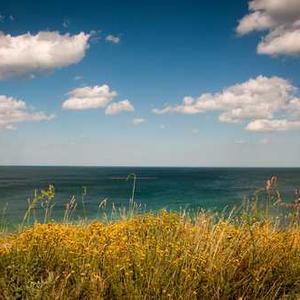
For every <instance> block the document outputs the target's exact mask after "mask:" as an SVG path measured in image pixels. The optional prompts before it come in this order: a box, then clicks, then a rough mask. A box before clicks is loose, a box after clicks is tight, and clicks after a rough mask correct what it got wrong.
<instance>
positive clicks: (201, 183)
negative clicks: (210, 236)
mask: <svg viewBox="0 0 300 300" xmlns="http://www.w3.org/2000/svg"><path fill="white" fill-rule="evenodd" d="M130 174H132V175H131V176H129V178H128V175H130ZM271 176H277V177H278V185H279V188H280V190H281V192H282V194H283V195H284V197H285V198H286V199H293V195H294V192H295V190H296V189H297V188H299V189H300V168H196V167H195V168H177V167H45V166H43V167H40V166H32V167H31V166H26V167H24V166H0V214H1V215H2V217H1V218H2V219H3V218H5V219H6V220H7V221H8V222H12V223H16V222H20V221H21V220H22V218H23V216H24V214H25V211H26V209H27V207H28V201H31V200H32V198H33V196H34V194H35V193H36V192H37V191H39V190H42V189H46V188H47V187H48V186H49V185H50V184H51V185H54V187H55V193H56V196H55V199H54V200H53V202H52V204H54V206H53V212H52V218H54V219H55V218H57V219H60V218H62V216H63V215H64V211H65V208H66V204H67V203H68V202H69V201H70V199H72V197H73V199H76V203H77V214H80V213H81V212H82V211H83V209H82V203H83V202H82V199H83V201H84V206H85V210H84V214H85V216H86V217H87V218H89V219H97V217H98V214H99V204H100V203H101V202H102V203H104V202H105V203H107V207H112V206H114V208H116V209H118V208H121V207H127V206H128V204H129V200H130V198H131V197H132V192H133V183H134V177H135V178H136V187H135V194H134V201H135V202H136V203H139V204H140V205H141V207H142V208H143V210H144V211H158V210H161V209H167V210H192V211H195V210H199V209H205V210H217V211H223V210H224V209H230V208H233V207H238V206H240V205H241V204H242V203H243V201H244V199H245V198H247V197H251V196H252V195H253V194H254V193H255V191H257V190H258V189H259V188H261V187H264V186H265V182H266V180H267V179H268V178H269V177H271ZM103 201H104V202H103ZM38 205H40V204H38ZM38 205H37V206H38ZM101 207H102V206H101ZM38 208H39V207H38ZM40 209H42V208H40ZM101 209H102V208H101Z"/></svg>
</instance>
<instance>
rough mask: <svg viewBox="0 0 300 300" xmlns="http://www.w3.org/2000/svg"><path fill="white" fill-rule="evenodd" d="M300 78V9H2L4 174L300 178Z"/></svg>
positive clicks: (242, 5) (43, 4) (261, 0)
mask: <svg viewBox="0 0 300 300" xmlns="http://www.w3.org/2000/svg"><path fill="white" fill-rule="evenodd" d="M283 2H284V3H283ZM299 68H300V2H299V0H286V1H278V0H251V1H245V0H240V1H224V0H214V1H204V0H203V1H200V0H198V1H191V0H184V1H183V0H182V1H179V0H178V1H177V0H173V1H167V0H161V1H155V0H153V1H150V0H149V1H145V0H144V1H142V0H139V1H130V0H129V1H113V0H111V1H89V0H86V1H80V2H74V1H55V0H52V1H47V0H46V1H26V0H22V1H15V0H10V1H4V0H1V1H0V165H68V166H69V165H70V166H73V165H74V166H75V165H82V166H83V165H88V166H191V167H201V166H203V167H300V93H299V87H300V73H299Z"/></svg>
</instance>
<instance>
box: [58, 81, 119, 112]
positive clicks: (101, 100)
mask: <svg viewBox="0 0 300 300" xmlns="http://www.w3.org/2000/svg"><path fill="white" fill-rule="evenodd" d="M68 95H69V98H68V99H67V100H65V101H64V102H63V104H62V107H63V109H66V110H86V109H95V108H103V107H106V106H107V105H108V103H109V102H111V101H112V99H113V98H114V97H116V96H117V92H115V91H111V90H110V88H109V86H108V85H106V84H104V85H101V86H98V85H95V86H92V87H90V86H86V87H82V88H76V89H74V90H72V91H70V92H69V93H68Z"/></svg>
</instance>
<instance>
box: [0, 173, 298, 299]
mask: <svg viewBox="0 0 300 300" xmlns="http://www.w3.org/2000/svg"><path fill="white" fill-rule="evenodd" d="M134 195H135V178H134V177H133V189H132V196H131V199H130V205H129V208H124V209H113V210H110V212H109V213H105V211H106V205H107V203H106V202H105V201H102V202H101V203H100V204H99V209H100V210H102V211H103V218H102V219H101V220H95V221H91V220H87V219H85V217H84V212H85V210H86V207H85V202H84V198H82V199H80V200H78V201H77V200H76V199H75V198H71V200H70V202H69V203H68V204H67V206H66V210H65V215H64V218H63V219H62V220H60V221H59V222H57V221H54V220H52V218H51V209H52V207H53V205H54V204H53V203H54V202H53V199H54V198H55V187H53V186H49V188H48V189H45V190H42V191H38V192H36V194H35V196H34V197H33V199H31V200H30V201H29V203H28V210H27V212H26V214H25V216H24V220H23V222H22V224H20V225H19V226H18V227H16V228H15V229H14V230H8V229H7V228H6V226H5V224H3V225H2V230H1V235H0V299H298V298H299V297H300V217H299V208H300V206H299V202H300V194H299V192H298V191H296V193H295V195H294V197H293V199H291V200H290V201H287V200H286V199H283V198H282V196H281V194H280V192H279V191H278V189H277V178H276V177H272V178H271V179H269V180H268V181H267V182H266V185H265V186H264V187H263V188H261V189H259V190H258V191H256V192H255V194H254V195H253V197H251V198H250V199H247V201H245V203H244V205H243V206H242V207H240V208H237V209H236V210H233V211H230V212H228V213H222V214H220V213H214V212H209V211H201V210H200V211H197V212H187V211H181V212H172V211H165V210H162V211H160V212H153V213H151V212H148V213H143V212H142V211H141V209H140V208H141V207H140V206H139V205H137V204H135V203H134ZM37 208H42V211H43V217H42V218H39V219H37V218H36V210H37ZM79 208H80V209H81V210H82V212H83V217H82V219H81V220H80V221H78V220H74V219H73V218H72V215H73V214H74V211H75V210H76V209H79Z"/></svg>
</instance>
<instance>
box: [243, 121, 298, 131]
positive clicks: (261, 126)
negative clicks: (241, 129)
mask: <svg viewBox="0 0 300 300" xmlns="http://www.w3.org/2000/svg"><path fill="white" fill-rule="evenodd" d="M246 129H247V130H249V131H255V132H272V131H286V130H289V129H300V121H293V120H291V121H290V120H286V119H280V120H254V121H252V122H250V123H249V124H248V125H247V127H246Z"/></svg>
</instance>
